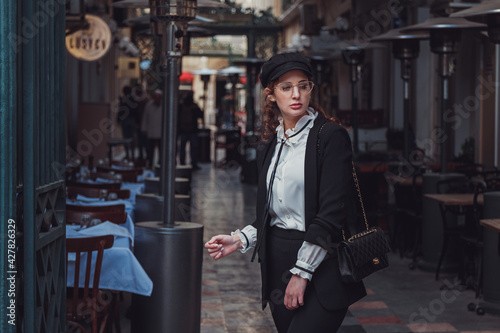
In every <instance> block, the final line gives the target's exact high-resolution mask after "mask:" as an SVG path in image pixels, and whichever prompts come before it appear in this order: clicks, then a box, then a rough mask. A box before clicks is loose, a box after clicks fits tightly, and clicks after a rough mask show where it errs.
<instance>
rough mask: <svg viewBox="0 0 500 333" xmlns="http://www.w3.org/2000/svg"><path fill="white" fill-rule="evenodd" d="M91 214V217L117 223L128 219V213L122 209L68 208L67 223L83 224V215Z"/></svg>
mask: <svg viewBox="0 0 500 333" xmlns="http://www.w3.org/2000/svg"><path fill="white" fill-rule="evenodd" d="M84 214H87V215H90V219H100V220H101V221H102V222H104V221H110V222H113V223H116V224H123V223H125V222H126V221H127V213H126V212H124V211H123V212H121V211H115V212H113V211H111V212H109V211H95V210H92V209H89V210H81V211H79V210H66V223H68V224H81V222H82V215H84Z"/></svg>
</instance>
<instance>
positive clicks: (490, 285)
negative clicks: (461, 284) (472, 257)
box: [479, 191, 500, 313]
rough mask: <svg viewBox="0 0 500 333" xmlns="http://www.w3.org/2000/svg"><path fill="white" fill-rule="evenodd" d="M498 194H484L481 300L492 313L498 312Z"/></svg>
mask: <svg viewBox="0 0 500 333" xmlns="http://www.w3.org/2000/svg"><path fill="white" fill-rule="evenodd" d="M499 205H500V192H497V191H494V192H486V193H485V194H484V208H483V219H481V220H480V221H479V223H480V224H481V225H482V226H483V300H484V301H485V302H487V303H488V304H485V307H487V308H491V307H493V308H492V309H489V310H490V311H492V312H496V313H498V312H499V311H500V284H499V283H498V282H499V281H500V210H499V208H498V207H499Z"/></svg>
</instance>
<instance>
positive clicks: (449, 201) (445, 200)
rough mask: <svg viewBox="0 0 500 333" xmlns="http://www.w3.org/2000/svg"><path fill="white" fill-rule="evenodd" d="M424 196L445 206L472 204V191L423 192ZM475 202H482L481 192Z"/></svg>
mask: <svg viewBox="0 0 500 333" xmlns="http://www.w3.org/2000/svg"><path fill="white" fill-rule="evenodd" d="M424 197H425V198H428V199H431V200H434V201H437V202H439V203H441V204H443V205H445V206H472V205H473V204H474V193H442V194H424ZM477 202H478V203H479V204H480V205H482V204H483V202H484V198H483V194H478V197H477Z"/></svg>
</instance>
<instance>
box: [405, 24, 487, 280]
mask: <svg viewBox="0 0 500 333" xmlns="http://www.w3.org/2000/svg"><path fill="white" fill-rule="evenodd" d="M482 27H483V25H481V24H477V23H471V22H469V21H467V20H465V19H460V18H450V17H436V18H430V19H428V20H426V21H424V22H423V23H420V24H417V25H413V26H409V27H406V28H403V29H401V32H402V33H419V32H420V33H429V37H430V48H431V51H432V52H433V53H436V54H438V56H439V63H438V66H439V67H438V71H439V76H440V78H441V90H442V91H441V93H442V98H441V124H440V126H441V132H442V133H444V134H447V129H446V119H445V111H446V107H447V106H448V82H449V79H450V78H451V76H452V75H453V73H454V68H455V54H456V53H457V52H458V47H459V42H460V39H461V33H462V30H463V29H471V28H482ZM447 163H448V161H447V152H446V140H442V142H441V172H440V173H434V172H432V173H425V174H424V176H423V183H422V194H423V195H424V194H435V193H436V191H437V190H436V185H437V183H438V182H439V181H441V180H446V179H450V178H454V177H463V178H464V179H465V176H464V175H462V174H457V173H447ZM440 219H441V216H440V210H439V205H438V203H437V202H434V201H432V200H431V199H428V198H425V197H424V198H423V199H422V254H423V258H422V261H421V262H420V263H419V264H418V267H419V268H420V269H422V270H424V271H433V270H436V267H437V265H438V261H439V257H440V253H441V247H442V244H443V232H444V231H443V227H442V221H440ZM447 223H449V224H456V223H457V221H456V218H454V217H448V220H447ZM449 247H451V249H449V250H448V255H447V256H446V257H445V258H444V261H443V262H442V264H441V271H447V270H448V271H454V270H456V269H457V267H458V266H459V263H460V257H459V256H458V253H460V252H459V244H458V243H457V242H450V244H449Z"/></svg>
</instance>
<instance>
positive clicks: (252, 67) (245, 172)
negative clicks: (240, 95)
mask: <svg viewBox="0 0 500 333" xmlns="http://www.w3.org/2000/svg"><path fill="white" fill-rule="evenodd" d="M264 62H265V61H264V60H262V59H259V58H243V59H240V60H238V61H235V62H233V64H234V65H236V66H245V67H246V69H247V84H246V90H247V91H246V102H245V109H246V113H247V121H246V129H245V136H244V137H243V162H242V165H241V181H242V182H244V183H248V184H257V180H258V179H257V178H258V176H257V143H258V141H259V138H258V137H257V135H255V95H254V93H255V86H256V83H257V75H258V74H259V72H260V68H261V66H262V64H263V63H264Z"/></svg>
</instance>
